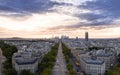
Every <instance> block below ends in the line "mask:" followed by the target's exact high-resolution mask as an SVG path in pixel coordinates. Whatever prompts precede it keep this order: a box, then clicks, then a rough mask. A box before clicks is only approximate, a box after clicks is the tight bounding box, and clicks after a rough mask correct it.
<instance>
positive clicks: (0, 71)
mask: <svg viewBox="0 0 120 75" xmlns="http://www.w3.org/2000/svg"><path fill="white" fill-rule="evenodd" d="M0 75H2V50H1V48H0Z"/></svg>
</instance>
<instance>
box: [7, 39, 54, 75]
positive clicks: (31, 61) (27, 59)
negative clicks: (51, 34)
mask: <svg viewBox="0 0 120 75" xmlns="http://www.w3.org/2000/svg"><path fill="white" fill-rule="evenodd" d="M5 42H6V43H7V44H10V45H15V46H16V47H17V48H18V52H16V53H14V54H13V56H12V65H13V67H14V68H15V70H16V71H17V72H18V75H20V74H21V72H22V71H23V70H29V71H30V72H31V73H35V72H36V71H37V70H38V64H39V63H40V62H41V60H42V58H43V57H44V55H45V54H47V53H48V52H49V51H50V50H51V47H52V46H53V45H54V44H55V43H54V42H50V41H27V40H23V41H21V40H20V41H16V40H12V41H5Z"/></svg>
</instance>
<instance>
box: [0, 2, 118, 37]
mask: <svg viewBox="0 0 120 75" xmlns="http://www.w3.org/2000/svg"><path fill="white" fill-rule="evenodd" d="M119 2H120V1H119V0H105V1H103V0H81V1H80V0H32V1H31V0H13V1H10V0H0V38H10V37H22V38H50V37H55V36H59V37H60V36H61V35H66V36H69V37H72V38H73V37H79V38H84V35H85V32H88V33H89V37H90V38H119V37H120V33H119V32H120V25H119V23H120V15H119V13H120V10H119V8H120V5H119Z"/></svg>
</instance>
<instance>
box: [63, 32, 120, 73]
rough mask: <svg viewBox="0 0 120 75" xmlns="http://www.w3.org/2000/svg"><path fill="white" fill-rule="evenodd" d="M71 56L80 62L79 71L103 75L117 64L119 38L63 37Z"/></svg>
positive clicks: (119, 50) (119, 49)
mask: <svg viewBox="0 0 120 75" xmlns="http://www.w3.org/2000/svg"><path fill="white" fill-rule="evenodd" d="M62 41H63V42H64V43H65V44H66V45H67V46H68V47H69V48H70V49H71V52H72V54H73V56H74V57H75V58H76V60H77V61H78V62H79V63H80V68H81V69H80V71H81V72H84V73H85V74H87V75H99V74H100V75H104V74H105V72H106V71H107V70H108V69H109V68H110V67H112V66H115V65H116V64H117V56H118V54H120V40H119V39H89V40H88V33H86V39H79V38H77V39H69V38H67V39H63V40H62Z"/></svg>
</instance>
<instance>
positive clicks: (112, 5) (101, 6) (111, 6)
mask: <svg viewBox="0 0 120 75" xmlns="http://www.w3.org/2000/svg"><path fill="white" fill-rule="evenodd" d="M119 3H120V1H119V0H94V1H87V2H86V3H84V4H83V5H80V6H79V7H82V8H84V9H89V10H92V11H96V10H99V11H100V12H101V14H100V15H104V16H106V17H109V18H111V19H112V20H114V19H116V18H119V17H120V14H119V13H120V10H119V8H120V4H119ZM93 14H94V13H93Z"/></svg>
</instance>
